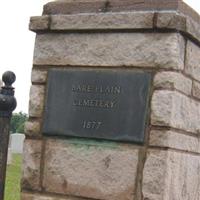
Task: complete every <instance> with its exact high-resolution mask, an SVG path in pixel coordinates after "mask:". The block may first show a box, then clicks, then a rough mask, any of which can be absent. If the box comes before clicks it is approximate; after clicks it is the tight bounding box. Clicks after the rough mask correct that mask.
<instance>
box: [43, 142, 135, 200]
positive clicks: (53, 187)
mask: <svg viewBox="0 0 200 200" xmlns="http://www.w3.org/2000/svg"><path fill="white" fill-rule="evenodd" d="M83 143H84V141H83ZM100 145H102V146H98V145H97V144H88V145H87V144H81V143H74V144H70V143H69V142H68V141H67V140H66V141H64V140H53V139H50V140H48V141H47V144H46V154H45V169H44V182H43V187H44V188H45V190H46V191H48V192H56V193H62V194H68V195H75V196H81V197H87V198H94V199H103V200H132V199H133V198H134V196H133V195H134V192H135V180H136V175H137V164H138V149H136V148H134V147H130V146H129V148H127V147H120V146H119V145H118V144H113V146H112V145H111V146H104V145H103V144H100Z"/></svg>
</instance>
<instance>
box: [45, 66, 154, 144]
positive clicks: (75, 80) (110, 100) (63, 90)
mask: <svg viewBox="0 0 200 200" xmlns="http://www.w3.org/2000/svg"><path fill="white" fill-rule="evenodd" d="M151 77H152V76H151V74H150V73H147V72H135V71H133V70H121V69H116V70H113V69H101V70H96V69H95V70H91V69H67V70H58V69H52V70H50V71H49V73H48V85H47V96H46V105H45V112H44V125H43V133H44V134H45V135H50V136H73V137H83V138H94V139H107V140H114V141H129V142H136V143H143V141H144V135H145V128H146V122H147V114H148V103H149V91H150V85H151Z"/></svg>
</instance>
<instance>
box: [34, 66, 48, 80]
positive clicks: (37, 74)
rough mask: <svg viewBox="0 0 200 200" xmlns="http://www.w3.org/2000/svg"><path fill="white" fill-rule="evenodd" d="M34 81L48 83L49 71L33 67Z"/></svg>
mask: <svg viewBox="0 0 200 200" xmlns="http://www.w3.org/2000/svg"><path fill="white" fill-rule="evenodd" d="M31 81H32V83H46V81H47V71H41V70H36V69H33V70H32V73H31Z"/></svg>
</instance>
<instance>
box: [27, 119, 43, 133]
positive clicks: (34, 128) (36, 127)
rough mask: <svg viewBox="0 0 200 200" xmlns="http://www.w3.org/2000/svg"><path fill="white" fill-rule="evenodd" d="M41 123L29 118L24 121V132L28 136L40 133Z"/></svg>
mask: <svg viewBox="0 0 200 200" xmlns="http://www.w3.org/2000/svg"><path fill="white" fill-rule="evenodd" d="M40 128H41V124H40V122H39V121H36V120H29V121H27V122H26V123H25V126H24V132H25V134H26V135H29V136H38V135H39V134H40Z"/></svg>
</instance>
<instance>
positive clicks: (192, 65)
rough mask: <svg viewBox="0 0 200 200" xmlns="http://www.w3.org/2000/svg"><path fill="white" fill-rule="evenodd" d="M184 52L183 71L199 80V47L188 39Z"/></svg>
mask: <svg viewBox="0 0 200 200" xmlns="http://www.w3.org/2000/svg"><path fill="white" fill-rule="evenodd" d="M186 50H187V53H186V69H185V72H186V73H187V74H189V75H190V76H191V77H192V78H194V79H196V80H198V81H200V66H199V63H200V47H198V46H197V45H195V44H194V43H193V42H190V41H188V43H187V49H186Z"/></svg>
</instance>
